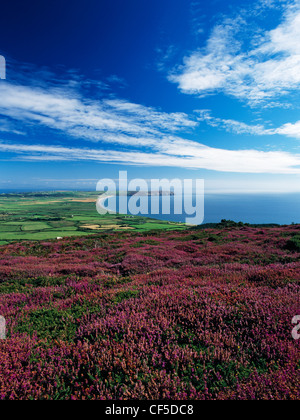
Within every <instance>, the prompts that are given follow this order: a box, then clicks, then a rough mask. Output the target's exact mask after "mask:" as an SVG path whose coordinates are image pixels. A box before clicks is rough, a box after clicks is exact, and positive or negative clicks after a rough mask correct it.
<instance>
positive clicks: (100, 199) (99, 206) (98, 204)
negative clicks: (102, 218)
mask: <svg viewBox="0 0 300 420" xmlns="http://www.w3.org/2000/svg"><path fill="white" fill-rule="evenodd" d="M113 197H115V196H114V195H105V196H103V195H101V196H100V197H98V199H97V202H96V207H97V210H98V213H99V214H107V213H109V214H117V212H115V211H113V210H109V209H108V208H106V207H105V206H104V203H105V201H106V200H108V199H110V198H113Z"/></svg>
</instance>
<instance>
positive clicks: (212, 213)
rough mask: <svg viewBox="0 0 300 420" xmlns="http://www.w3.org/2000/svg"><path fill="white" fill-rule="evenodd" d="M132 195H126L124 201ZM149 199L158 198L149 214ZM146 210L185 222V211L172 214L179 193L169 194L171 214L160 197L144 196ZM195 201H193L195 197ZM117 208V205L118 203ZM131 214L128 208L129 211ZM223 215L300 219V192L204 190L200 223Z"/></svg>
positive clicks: (279, 221)
mask: <svg viewBox="0 0 300 420" xmlns="http://www.w3.org/2000/svg"><path fill="white" fill-rule="evenodd" d="M130 199H131V197H128V199H127V201H128V202H129V200H130ZM151 199H154V202H155V201H159V202H160V214H158V215H152V214H151V211H150V209H151ZM147 200H148V208H149V212H148V213H147V214H143V215H145V216H149V217H152V218H154V219H160V220H169V221H174V222H185V218H186V217H190V215H187V214H185V213H183V214H174V207H175V203H176V201H177V200H182V197H176V196H173V197H170V210H171V211H170V214H162V211H161V210H162V209H161V201H162V197H147ZM111 203H112V201H111V199H108V200H106V203H105V206H106V207H108V208H113V206H111ZM194 204H195V201H194ZM117 211H118V206H117ZM128 213H129V214H130V212H128ZM222 219H227V220H233V221H235V222H244V223H253V224H269V223H276V224H280V225H285V224H292V223H300V193H297V194H295V193H293V194H276V195H275V194H206V195H205V198H204V221H203V223H218V222H220V221H221V220H222Z"/></svg>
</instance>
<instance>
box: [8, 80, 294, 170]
mask: <svg viewBox="0 0 300 420" xmlns="http://www.w3.org/2000/svg"><path fill="white" fill-rule="evenodd" d="M48 76H49V74H48ZM75 76H76V75H75ZM49 79H50V80H49V83H48V84H44V83H43V82H42V81H41V82H39V83H37V84H36V85H33V84H32V83H29V82H28V81H27V83H26V78H25V77H23V78H22V80H21V81H18V80H16V81H15V82H14V83H9V82H4V83H1V84H0V96H1V103H0V115H2V117H1V120H0V125H1V124H2V128H3V130H4V131H10V130H11V132H14V134H21V133H23V132H24V131H26V130H29V132H30V130H31V129H34V130H36V128H37V127H42V128H44V129H46V130H47V131H46V133H47V136H48V137H49V133H51V134H52V135H53V137H54V138H55V134H63V135H64V136H65V138H63V144H64V145H63V146H58V145H57V144H53V145H50V144H48V142H47V144H46V145H43V144H40V143H41V142H40V141H39V143H38V144H35V143H37V140H34V139H36V136H35V137H34V138H33V139H32V138H31V137H26V138H25V140H24V136H23V138H22V140H20V139H19V140H18V141H14V142H9V141H7V140H6V141H5V140H2V141H0V152H2V153H5V157H6V158H7V159H14V160H23V161H31V162H41V161H45V162H46V161H57V162H59V161H94V162H105V163H118V164H127V165H148V166H163V167H181V168H193V169H207V170H213V171H221V172H237V173H277V174H300V155H295V154H294V155H293V154H291V153H287V152H280V151H278V152H274V151H273V152H269V151H257V150H251V149H249V150H227V149H222V148H213V147H209V146H207V145H205V144H203V140H202V139H199V142H198V141H195V140H187V139H186V138H185V137H186V136H187V134H188V133H189V134H191V133H192V134H193V135H194V137H195V136H196V134H195V128H197V127H198V125H199V124H200V121H199V120H201V118H202V120H203V119H205V120H206V121H207V122H208V123H209V124H211V125H213V124H215V125H216V126H222V127H223V129H226V130H229V129H231V130H233V131H235V132H238V131H239V132H240V133H245V132H251V133H252V134H264V132H265V131H266V129H265V128H264V127H263V126H259V125H257V126H253V127H251V126H249V125H246V124H243V123H239V122H236V121H234V120H221V119H216V118H213V117H211V116H210V114H208V113H206V114H205V113H202V116H201V114H200V117H199V116H198V115H197V114H194V115H192V116H191V115H187V114H185V113H182V112H175V113H167V112H163V111H161V110H159V109H155V108H153V107H147V106H145V105H140V104H136V103H132V102H130V101H128V100H125V99H120V98H116V97H114V96H110V95H103V94H101V95H100V96H99V94H98V93H97V95H95V94H94V95H91V94H90V89H91V87H93V86H92V82H90V81H88V80H82V79H81V78H80V77H75V79H74V80H73V79H72V78H71V77H70V80H65V81H63V82H61V81H59V80H58V79H55V78H54V80H53V79H51V78H49ZM21 82H22V83H21ZM99 86H100V85H99ZM85 90H88V93H86V92H85ZM17 128H18V132H16V129H17ZM49 130H50V131H49ZM280 130H281V131H282V132H281V134H284V135H290V134H291V133H292V132H293V130H294V131H295V130H296V128H295V127H293V126H292V125H291V124H286V125H285V126H282V127H281V128H280ZM278 133H279V131H278ZM28 138H30V144H28V143H26V142H28V140H27V139H28ZM58 138H59V141H60V144H61V140H62V138H61V136H58ZM73 139H78V141H79V142H80V143H79V144H80V146H77V147H75V146H69V145H71V144H72V140H73ZM56 140H57V138H56ZM82 140H84V143H83V144H88V142H89V143H91V142H92V143H93V147H88V146H86V147H84V146H82ZM52 143H55V142H52Z"/></svg>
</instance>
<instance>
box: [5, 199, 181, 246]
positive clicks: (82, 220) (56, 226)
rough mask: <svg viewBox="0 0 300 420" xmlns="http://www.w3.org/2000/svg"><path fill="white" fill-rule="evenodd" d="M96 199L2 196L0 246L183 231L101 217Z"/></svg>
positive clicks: (134, 218)
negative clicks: (101, 234) (116, 233)
mask: <svg viewBox="0 0 300 420" xmlns="http://www.w3.org/2000/svg"><path fill="white" fill-rule="evenodd" d="M98 195H99V194H98V193H96V192H52V193H24V194H1V195H0V245H5V244H7V243H9V242H15V241H28V240H29V241H38V240H47V239H56V238H57V237H71V236H83V235H95V234H96V233H97V232H99V231H101V232H103V231H105V230H107V231H112V230H116V231H120V232H121V231H126V229H130V230H131V231H137V232H147V231H152V230H161V229H163V230H165V229H167V230H177V229H186V226H185V225H184V224H180V223H169V222H167V221H160V220H155V219H149V218H147V217H141V216H131V217H129V216H127V215H119V214H107V215H100V214H98V212H97V210H96V200H97V198H98ZM93 225H97V226H99V230H93V229H91V228H90V226H93Z"/></svg>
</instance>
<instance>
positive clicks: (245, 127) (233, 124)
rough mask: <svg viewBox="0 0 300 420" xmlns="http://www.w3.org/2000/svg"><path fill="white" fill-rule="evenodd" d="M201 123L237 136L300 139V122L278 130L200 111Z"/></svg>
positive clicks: (285, 125)
mask: <svg viewBox="0 0 300 420" xmlns="http://www.w3.org/2000/svg"><path fill="white" fill-rule="evenodd" d="M196 112H198V113H199V121H205V122H206V123H207V124H208V125H209V126H211V127H216V128H221V129H223V130H226V131H228V132H232V133H235V134H249V135H255V136H273V135H275V134H280V135H283V136H286V137H290V138H294V139H300V121H297V122H295V123H294V124H292V123H287V124H284V125H282V126H280V127H277V128H266V127H265V126H264V125H262V124H254V125H250V124H246V123H244V122H241V121H235V120H231V119H222V118H216V117H213V116H212V115H211V113H210V110H198V111H196Z"/></svg>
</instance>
